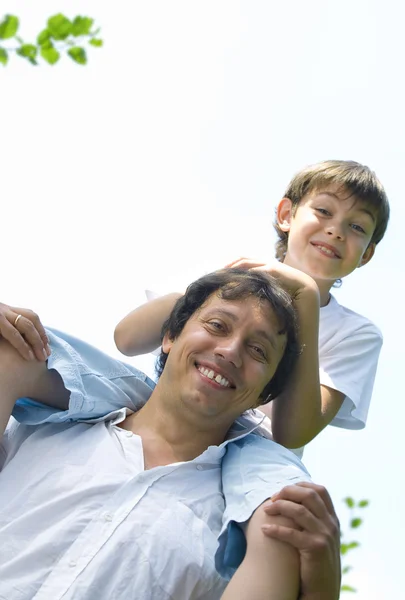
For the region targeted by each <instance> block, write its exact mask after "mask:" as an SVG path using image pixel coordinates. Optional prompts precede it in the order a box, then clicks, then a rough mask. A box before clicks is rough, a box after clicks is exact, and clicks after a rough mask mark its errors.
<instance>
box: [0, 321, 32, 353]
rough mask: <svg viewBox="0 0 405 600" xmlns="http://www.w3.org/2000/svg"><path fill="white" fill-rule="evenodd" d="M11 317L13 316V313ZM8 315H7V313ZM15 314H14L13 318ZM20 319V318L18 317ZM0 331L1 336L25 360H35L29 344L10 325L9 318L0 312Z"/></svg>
mask: <svg viewBox="0 0 405 600" xmlns="http://www.w3.org/2000/svg"><path fill="white" fill-rule="evenodd" d="M10 314H11V318H12V317H13V313H10ZM7 316H8V315H7ZM16 318H17V315H15V316H14V320H15V319H16ZM20 321H21V319H20ZM0 331H1V336H2V337H3V338H4V339H5V340H7V341H8V342H9V343H10V344H11V345H12V346H13V348H15V349H16V350H17V352H18V353H19V354H20V355H21V356H22V357H23V358H25V360H35V356H34V353H33V351H32V350H31V348H30V347H29V345H28V344H27V343H26V341H25V340H24V338H23V337H22V335H21V334H20V333H19V331H18V330H17V329H16V328H15V327H14V325H12V324H11V323H10V322H9V320H8V319H7V318H6V317H5V316H4V315H2V314H0Z"/></svg>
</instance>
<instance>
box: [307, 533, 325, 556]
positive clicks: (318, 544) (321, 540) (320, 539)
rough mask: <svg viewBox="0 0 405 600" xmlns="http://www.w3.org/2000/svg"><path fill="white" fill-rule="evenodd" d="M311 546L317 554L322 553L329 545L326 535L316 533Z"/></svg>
mask: <svg viewBox="0 0 405 600" xmlns="http://www.w3.org/2000/svg"><path fill="white" fill-rule="evenodd" d="M311 546H312V550H313V551H314V552H316V553H317V554H318V553H319V554H322V553H324V552H325V551H326V550H327V548H328V547H329V542H328V540H327V538H326V537H324V536H322V535H318V536H315V537H314V538H313V539H312V543H311Z"/></svg>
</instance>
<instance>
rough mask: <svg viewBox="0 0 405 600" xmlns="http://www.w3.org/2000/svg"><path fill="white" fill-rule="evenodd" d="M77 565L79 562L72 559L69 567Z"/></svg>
mask: <svg viewBox="0 0 405 600" xmlns="http://www.w3.org/2000/svg"><path fill="white" fill-rule="evenodd" d="M76 566H77V562H76V561H75V560H71V561H70V562H69V567H72V568H73V567H76Z"/></svg>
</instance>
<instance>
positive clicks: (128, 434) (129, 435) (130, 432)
mask: <svg viewBox="0 0 405 600" xmlns="http://www.w3.org/2000/svg"><path fill="white" fill-rule="evenodd" d="M125 435H126V436H127V437H132V435H133V434H132V431H127V432H126V434H125Z"/></svg>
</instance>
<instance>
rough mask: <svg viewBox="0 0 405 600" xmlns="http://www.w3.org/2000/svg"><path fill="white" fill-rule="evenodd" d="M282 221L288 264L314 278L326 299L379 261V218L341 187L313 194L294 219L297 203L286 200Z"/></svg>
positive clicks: (304, 199) (280, 215)
mask: <svg viewBox="0 0 405 600" xmlns="http://www.w3.org/2000/svg"><path fill="white" fill-rule="evenodd" d="M278 218H279V225H280V228H281V229H282V230H283V231H286V232H288V247H287V253H286V256H285V261H284V262H285V263H286V264H287V265H289V266H291V267H295V268H297V269H300V270H301V271H303V272H304V273H307V274H308V275H310V276H311V277H313V279H315V281H316V282H317V284H318V286H319V288H320V291H321V295H324V293H325V292H329V289H330V287H331V286H332V285H333V283H334V281H336V279H341V278H342V277H345V276H346V275H349V273H351V272H352V271H354V270H355V269H356V268H357V267H359V266H362V265H364V264H366V263H367V262H368V261H369V260H370V259H371V257H372V256H373V253H374V244H370V241H371V238H372V235H373V232H374V228H375V218H374V215H373V213H372V212H371V211H370V210H369V209H368V208H367V206H366V205H365V204H364V203H362V202H360V201H357V199H356V198H355V197H353V196H351V195H349V193H348V192H347V191H346V190H344V189H342V188H341V187H340V188H339V187H338V186H336V185H331V186H329V187H327V188H325V189H323V190H314V191H312V192H310V193H308V194H307V195H306V196H304V197H303V199H302V201H301V202H300V204H299V205H298V207H297V209H296V212H295V214H294V215H293V214H292V205H291V201H290V200H289V199H288V198H284V199H283V200H282V201H281V203H280V205H279V209H278Z"/></svg>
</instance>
